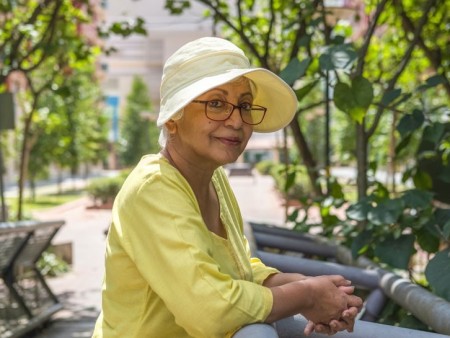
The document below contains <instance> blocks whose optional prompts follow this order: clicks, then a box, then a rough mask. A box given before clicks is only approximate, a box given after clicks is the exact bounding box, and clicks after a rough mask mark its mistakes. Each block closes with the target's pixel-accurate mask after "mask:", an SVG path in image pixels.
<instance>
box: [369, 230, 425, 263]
mask: <svg viewBox="0 0 450 338" xmlns="http://www.w3.org/2000/svg"><path fill="white" fill-rule="evenodd" d="M414 239H415V238H414V235H401V236H400V237H399V238H397V239H395V238H394V237H392V236H391V237H388V238H386V239H385V240H384V241H380V242H379V243H378V244H377V245H376V247H375V255H376V256H377V257H378V258H379V259H380V260H381V261H382V262H384V263H387V264H389V265H390V266H392V267H394V268H398V269H404V270H406V269H408V265H409V261H410V259H411V256H412V255H413V254H414V252H415V251H416V250H415V249H414Z"/></svg>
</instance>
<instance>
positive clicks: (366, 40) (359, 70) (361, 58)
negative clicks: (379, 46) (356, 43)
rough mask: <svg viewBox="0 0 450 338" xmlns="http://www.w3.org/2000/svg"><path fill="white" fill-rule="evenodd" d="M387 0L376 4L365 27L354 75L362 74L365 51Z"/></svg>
mask: <svg viewBox="0 0 450 338" xmlns="http://www.w3.org/2000/svg"><path fill="white" fill-rule="evenodd" d="M388 1H389V0H381V2H380V3H379V4H378V5H377V9H376V11H375V14H374V16H373V18H372V20H371V21H370V24H369V28H368V29H367V33H366V35H365V37H364V42H363V44H362V46H361V48H360V50H359V57H358V64H357V65H356V72H355V75H356V76H362V74H363V71H364V63H365V59H366V54H367V51H368V50H369V45H370V40H372V36H373V34H374V33H375V28H376V27H377V22H378V19H379V18H380V16H381V13H383V10H384V7H385V6H386V3H387V2H388Z"/></svg>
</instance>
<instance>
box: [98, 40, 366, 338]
mask: <svg viewBox="0 0 450 338" xmlns="http://www.w3.org/2000/svg"><path fill="white" fill-rule="evenodd" d="M296 109H297V99H296V96H295V94H294V92H293V91H292V89H291V88H290V87H289V86H288V85H287V84H286V83H285V82H283V81H282V80H281V79H280V78H279V77H278V76H276V75H275V74H273V73H271V72H270V71H268V70H266V69H261V68H251V67H250V64H249V61H248V59H247V57H246V56H245V54H244V53H243V52H242V50H240V49H239V48H237V47H236V46H235V45H234V44H232V43H230V42H228V41H227V40H224V39H220V38H202V39H198V40H195V41H193V42H190V43H188V44H186V45H184V46H183V47H181V48H180V49H179V50H178V51H177V52H175V53H174V54H173V55H172V56H171V57H170V58H169V59H168V60H167V62H166V64H165V67H164V73H163V77H162V85H161V108H160V112H159V116H158V121H157V123H158V126H159V127H161V128H162V131H161V135H160V144H161V146H162V150H161V152H160V153H158V154H152V155H147V156H144V157H143V158H142V160H141V161H140V163H139V164H138V165H137V167H136V168H135V169H134V170H133V172H132V173H131V174H130V176H129V177H128V179H127V180H126V182H125V183H124V185H123V187H122V189H121V191H120V192H119V194H118V196H117V198H116V200H115V203H114V207H113V212H112V213H113V221H112V224H111V227H110V230H109V232H108V237H107V249H106V263H105V264H106V274H105V280H104V284H103V292H102V297H103V301H102V313H101V315H100V317H99V318H98V320H97V324H96V328H95V332H94V337H96V338H101V337H104V338H112V337H118V338H188V337H204V338H215V337H231V336H232V335H233V334H234V333H235V332H236V331H237V330H238V329H239V328H241V327H243V326H245V325H248V324H252V323H258V322H259V323H263V322H266V323H273V322H275V321H277V320H279V319H282V318H285V317H289V316H292V315H294V314H297V313H300V314H302V315H303V316H305V317H306V318H307V319H308V320H310V322H309V323H308V325H307V327H306V329H305V333H307V334H309V333H311V332H312V331H313V330H316V331H317V332H321V333H327V334H332V333H336V332H337V331H341V330H346V329H347V330H349V331H351V330H352V329H353V325H354V321H355V317H356V315H357V312H358V310H359V308H360V307H361V303H362V302H361V299H360V298H359V297H356V296H354V295H353V288H352V287H351V286H350V282H349V281H347V280H345V279H344V278H343V277H342V276H319V277H305V276H303V275H300V274H295V273H281V272H280V271H278V270H276V269H273V268H271V267H267V266H265V265H264V264H263V263H262V262H261V261H260V260H259V259H257V258H253V257H251V256H250V252H249V245H248V242H247V240H246V238H245V236H244V234H243V220H242V217H241V214H240V210H239V206H238V204H237V201H236V199H235V196H234V194H233V192H232V190H231V187H230V185H229V182H228V179H227V177H226V174H225V171H224V169H223V168H222V166H224V165H226V164H228V163H233V162H234V161H236V160H237V159H238V157H239V156H240V155H241V154H242V152H243V151H244V149H245V147H246V145H247V142H248V140H249V138H250V136H251V135H252V132H253V131H257V132H272V131H276V130H279V129H281V128H283V127H285V126H286V125H287V124H288V123H289V122H290V121H291V120H292V118H293V117H294V115H295V112H296Z"/></svg>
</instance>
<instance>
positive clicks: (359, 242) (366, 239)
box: [351, 231, 372, 258]
mask: <svg viewBox="0 0 450 338" xmlns="http://www.w3.org/2000/svg"><path fill="white" fill-rule="evenodd" d="M371 241H372V232H371V231H364V232H361V233H360V234H358V235H357V236H356V237H355V238H354V240H353V241H352V245H351V250H352V256H353V258H356V257H358V256H359V255H361V254H363V253H364V252H365V251H367V249H368V247H369V244H370V243H371Z"/></svg>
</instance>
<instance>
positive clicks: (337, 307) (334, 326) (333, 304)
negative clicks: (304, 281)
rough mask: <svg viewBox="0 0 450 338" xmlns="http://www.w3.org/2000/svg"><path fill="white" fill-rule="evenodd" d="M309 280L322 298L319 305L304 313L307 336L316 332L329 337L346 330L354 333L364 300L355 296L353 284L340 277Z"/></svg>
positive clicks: (311, 278) (319, 277)
mask: <svg viewBox="0 0 450 338" xmlns="http://www.w3.org/2000/svg"><path fill="white" fill-rule="evenodd" d="M308 280H309V281H310V282H311V284H312V285H314V289H315V290H317V292H320V293H321V294H322V296H321V297H320V299H321V301H320V302H318V304H314V306H313V307H312V308H311V310H310V311H308V312H307V313H304V316H305V317H306V318H307V319H308V323H307V325H306V327H305V330H304V333H305V335H307V336H308V335H310V334H311V333H312V332H314V331H315V332H317V333H322V334H328V335H332V334H335V333H337V332H339V331H344V330H347V331H348V332H352V331H353V327H354V325H355V320H356V316H357V314H358V312H359V311H360V310H361V308H362V300H361V298H359V297H357V296H355V295H354V294H353V292H354V287H353V286H351V285H350V284H351V282H350V281H348V280H346V279H345V278H343V277H342V276H338V275H332V276H318V277H309V278H308Z"/></svg>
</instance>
